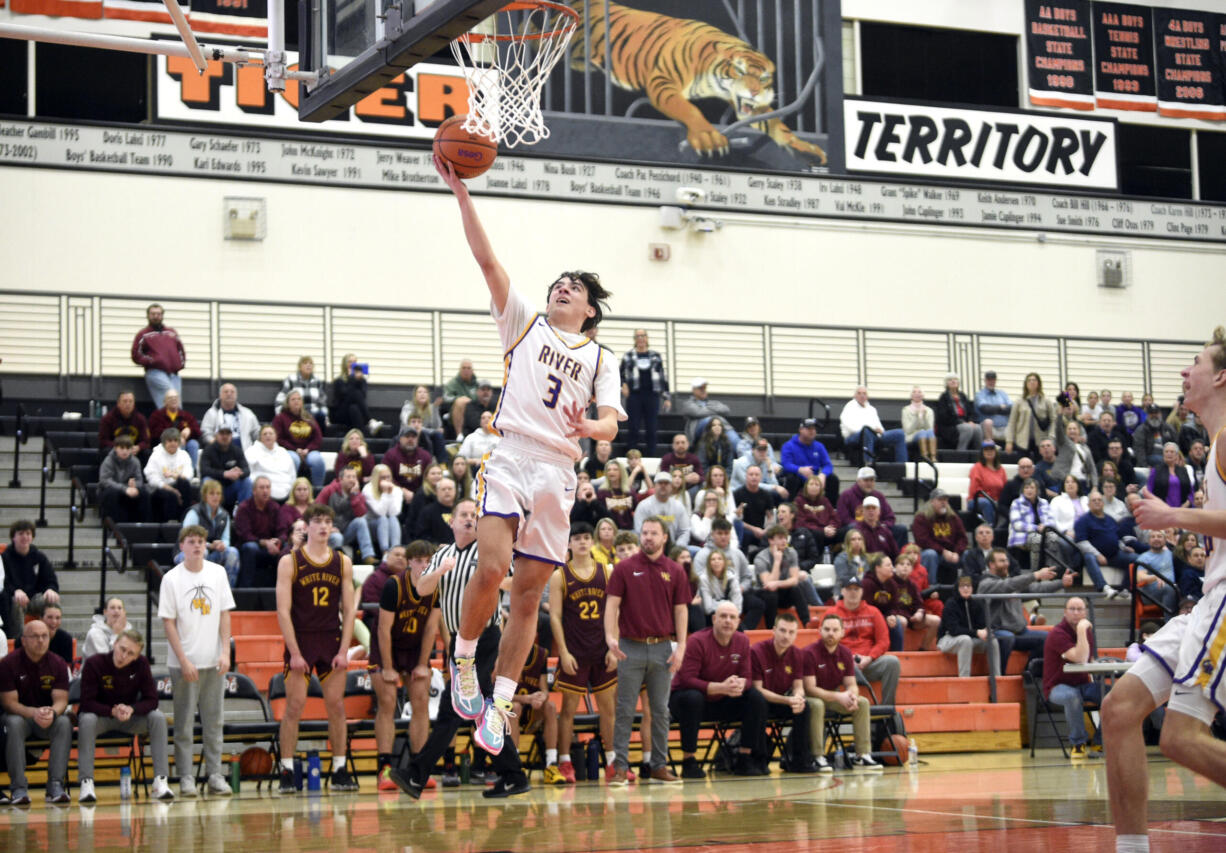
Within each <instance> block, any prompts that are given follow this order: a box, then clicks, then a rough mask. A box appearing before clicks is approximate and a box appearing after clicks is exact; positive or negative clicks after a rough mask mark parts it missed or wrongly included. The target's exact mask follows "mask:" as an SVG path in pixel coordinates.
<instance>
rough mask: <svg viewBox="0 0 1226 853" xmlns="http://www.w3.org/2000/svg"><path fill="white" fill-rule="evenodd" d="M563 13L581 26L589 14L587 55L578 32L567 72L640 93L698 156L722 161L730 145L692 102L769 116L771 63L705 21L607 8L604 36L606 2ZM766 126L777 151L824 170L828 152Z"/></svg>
mask: <svg viewBox="0 0 1226 853" xmlns="http://www.w3.org/2000/svg"><path fill="white" fill-rule="evenodd" d="M568 5H569V6H571V8H573V9H575V10H576V11H577V12H578V13H579V15H580V17H581V18H582V17H583V13H584V6H585V5H586V6H587V8H588V10H589V14H590V22H587V26H589V32H590V35H589V39H588V41H589V44H588V47H589V49H590V55H585V52H584V47H585V46H584V39H583V34H582V30H580V31H579V32H577V33H576V34H575V37H574V39H572V41H571V47H570V67H571V69H572V70H575V71H582V70H584V68H585V67H587V65H588V64H590V65H592V66H593V67H595V68H599V69H600V70H601V71H603V72H605V73H606V74H608V75H609V77H610V79H611V80H612V82H613V84H614V85H615V86H617V87H618V88H621V89H626V90H628V91H635V92H640V91H641V92H644V93H645V94H646V95H647V98H648V99H649V100H650V101H651V105H652V106H653V107H655V108H656V109H657V110H659V111H660V112H661V113H662V114H664V115H666V116H668V117H669V118H671V119H674V120H676V121H678V122H680V123H681V124H682V125H683V126H684V127H685V131H686V139H687V141H688V142H689V144H690V146H691V147H692V148H693V149H694V151H696V152H697V153H698V154H699V155H700V156H715V155H717V154H727V153H728V149H729V145H728V138H727V137H726V136H724V134H723V133H721V132H720V131H719V130H717V129H716V128H715V126H714V125H712V124H711V122H710V121H708V120H707V118H706V116H704V115H703V114H702V112H701V111H700V110H699V109H698V107H696V106H694V104H693V101H694V100H697V99H701V98H717V99H719V100H722V101H726V102H727V103H729V104H731V105H732V108H733V109H734V110H735V111H736V116H737V118H738V119H744V118H750V117H752V116H755V115H761V114H762V113H766V112H770V111H771V110H772V109H773V108H774V106H773V105H774V100H775V86H774V74H775V63H774V62H772V61H771V60H770V59H768V58H767V57H766V56H765V55H764V54H762V53H761V52H760V51H758V50H755V49H754V48H753V47H752V46H751V45H749V44H747V43H746V42H744V41H742V40H741V39H739V38H737V37H736V36H732V35H729V34H728V33H726V32H724V31H723V30H720V29H719V28H717V27H714V26H712V25H711V24H708V23H705V22H703V21H696V20H690V19H686V18H674V17H670V16H668V15H662V14H660V13H658V12H650V11H646V10H643V9H632V8H630V7H628V6H623V5H621V4H620V3H607V5H608V7H609V13H608V14H609V33H608V34H606V33H605V5H606V2H605V0H588V2H587V3H586V4H585V3H584V0H568ZM606 36H608V37H606ZM609 44H612V49H611V50H609V49H608V45H609ZM610 55H611V56H612V60H611V61H609V59H608V57H609V56H610ZM765 124H766V127H765V128H763V127H761V123H759V124H757V125H755V127H757V128H758V129H759V130H764V131H765V133H766V134H767V135H768V136H769V137H770V138H771V139H772V140H774V142H775V143H776V144H777V145H779V146H780V147H782V148H784V149H785V150H787V151H789V152H790V153H792V154H799V155H803V156H805V157H809V158H813V159H814V160H816V161H817V162H818V164H820V165H825V163H826V152H825V151H823V150H822V149H821V148H820V147H819V146H817V145H814V144H813V143H811V142H806V141H805V140H803V139H801V138H800V137H798V136H797V135H796V134H795V133H794V132H793V131H792V130H791V129H790V128H789V127H788V126H787V125H786V124H784V123H783V121H782V120H781V119H779V118H772V119H767V120H766V122H765Z"/></svg>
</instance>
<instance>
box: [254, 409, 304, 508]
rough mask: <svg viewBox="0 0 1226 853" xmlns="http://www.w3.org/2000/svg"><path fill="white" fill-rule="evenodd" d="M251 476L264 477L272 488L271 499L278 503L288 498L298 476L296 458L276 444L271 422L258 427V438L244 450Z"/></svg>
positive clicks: (274, 431)
mask: <svg viewBox="0 0 1226 853" xmlns="http://www.w3.org/2000/svg"><path fill="white" fill-rule="evenodd" d="M246 456H247V465H248V466H249V467H250V469H251V476H252V477H253V478H256V477H266V478H267V479H268V482H269V484H270V486H271V488H272V499H273V500H275V501H277V502H278V503H280V502H282V501H285V500H287V499H288V498H289V493H290V490H291V489H292V488H293V486H294V480H295V479H296V478H297V477H298V459H297V457H296V456H293V455H291V454H290V452H289V451H288V450H286V449H285V448H284V447H282V446H281V445H279V444H277V433H276V430H274V429H273V428H272V425H271V424H264V425H263V426H262V427H260V440H259V441H257V442H256V443H255V444H253V445H251V447H248V448H247V450H246Z"/></svg>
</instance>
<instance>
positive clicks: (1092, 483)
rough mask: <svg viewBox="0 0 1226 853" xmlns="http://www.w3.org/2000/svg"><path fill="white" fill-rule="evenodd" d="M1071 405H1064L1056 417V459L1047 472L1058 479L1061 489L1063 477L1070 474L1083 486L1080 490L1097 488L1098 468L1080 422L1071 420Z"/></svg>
mask: <svg viewBox="0 0 1226 853" xmlns="http://www.w3.org/2000/svg"><path fill="white" fill-rule="evenodd" d="M1072 411H1073V407H1072V406H1066V407H1064V408H1063V409H1062V410H1061V412H1060V415H1059V416H1058V417H1057V418H1056V461H1055V464H1053V465H1052V466H1051V469H1050V471H1049V473H1050V474H1051V476H1052V477H1055V478H1057V479H1058V482H1059V483H1060V484H1061V487H1062V488H1061V491H1063V483H1064V478H1065V477H1067V476H1068V475H1069V474H1072V475H1073V476H1074V477H1076V478H1077V480H1078V481H1079V483H1080V484H1081V485H1082V486H1083V489H1082V491H1089V490H1090V489H1094V488H1098V469H1096V468H1095V467H1094V456H1093V454H1091V453H1090V448H1089V446H1088V445H1087V444H1086V438H1085V431H1084V430H1083V429H1082V428H1081V423H1080V422H1078V421H1076V420H1073V419H1072V418H1073V415H1072Z"/></svg>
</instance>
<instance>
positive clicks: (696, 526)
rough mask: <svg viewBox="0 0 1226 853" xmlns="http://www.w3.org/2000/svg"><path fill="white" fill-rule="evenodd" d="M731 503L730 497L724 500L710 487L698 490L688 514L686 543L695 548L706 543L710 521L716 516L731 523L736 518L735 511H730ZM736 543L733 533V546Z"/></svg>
mask: <svg viewBox="0 0 1226 853" xmlns="http://www.w3.org/2000/svg"><path fill="white" fill-rule="evenodd" d="M731 503H732V499H731V497H729V498H728V499H727V502H725V498H724V497H722V496H721V495H719V494H718V493H717V492H715V491H713V490H711V489H703V490H702V491H701V492H699V493H698V496H697V498H696V499H695V501H694V512H693V514H692V515H691V516H690V541H689V542H688V543H686V544H687V545H690V546H692V547H695V548H701V547H703V546H704V545H706V544H707V541H708V539H709V538H710V536H711V523H712V522H713V521H715V519H717V518H723V519H726V520H727V521H728V522H729V523H730V524H731V523H732V522H733V520H734V519H735V518H736V511H735V510H731V511H730V506H731ZM737 544H738V543H737V542H736V541H735V535H734V538H733V547H736V546H737Z"/></svg>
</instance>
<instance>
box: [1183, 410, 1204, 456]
mask: <svg viewBox="0 0 1226 853" xmlns="http://www.w3.org/2000/svg"><path fill="white" fill-rule="evenodd" d="M1192 419H1193V423H1191V424H1184V425H1183V426H1182V427H1180V428H1179V437H1178V438H1177V439H1176V443H1178V444H1179V449H1180V450H1181V451H1183V453H1184V454H1185V455H1187V456H1191V455H1192V448H1193V447H1195V446H1196V444H1197V443H1198V442H1199V443H1200V444H1201V445H1202V448H1201V449H1202V451H1204V453H1206V454H1207V453H1208V447H1209V444H1210V440H1209V431H1208V430H1206V429H1205V425H1204V424H1203V423H1201V420H1200V416H1199V415H1193V416H1192Z"/></svg>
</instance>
